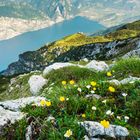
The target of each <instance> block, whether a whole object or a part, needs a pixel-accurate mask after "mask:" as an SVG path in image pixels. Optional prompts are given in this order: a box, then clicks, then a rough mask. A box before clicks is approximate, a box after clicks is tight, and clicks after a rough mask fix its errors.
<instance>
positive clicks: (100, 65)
mask: <svg viewBox="0 0 140 140" xmlns="http://www.w3.org/2000/svg"><path fill="white" fill-rule="evenodd" d="M85 67H86V68H88V69H94V70H96V71H104V70H107V69H108V65H107V64H106V63H105V62H104V61H96V60H92V61H91V62H90V63H88V64H87V65H86V66H85Z"/></svg>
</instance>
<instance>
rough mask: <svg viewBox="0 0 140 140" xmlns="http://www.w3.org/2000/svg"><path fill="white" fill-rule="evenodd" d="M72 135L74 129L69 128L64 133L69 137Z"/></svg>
mask: <svg viewBox="0 0 140 140" xmlns="http://www.w3.org/2000/svg"><path fill="white" fill-rule="evenodd" d="M70 136H72V131H71V130H70V129H69V130H67V131H66V133H65V134H64V137H66V138H69V137H70Z"/></svg>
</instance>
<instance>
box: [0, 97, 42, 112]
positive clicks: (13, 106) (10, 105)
mask: <svg viewBox="0 0 140 140" xmlns="http://www.w3.org/2000/svg"><path fill="white" fill-rule="evenodd" d="M41 100H45V98H44V97H40V96H38V97H26V98H20V99H17V100H8V101H4V102H0V105H1V106H3V107H4V108H5V109H9V110H13V111H19V110H20V108H21V107H25V106H26V105H28V104H31V103H32V102H34V103H36V104H37V103H39V102H40V101H41Z"/></svg>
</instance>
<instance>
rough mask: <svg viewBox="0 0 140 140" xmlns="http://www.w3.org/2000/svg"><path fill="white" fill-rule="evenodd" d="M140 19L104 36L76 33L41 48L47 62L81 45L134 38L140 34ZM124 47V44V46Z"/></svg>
mask: <svg viewBox="0 0 140 140" xmlns="http://www.w3.org/2000/svg"><path fill="white" fill-rule="evenodd" d="M139 27H140V21H137V22H134V23H130V24H126V25H125V26H122V27H121V28H119V29H117V30H116V31H113V32H111V33H108V34H106V35H104V36H86V35H84V34H82V33H76V34H73V35H69V36H67V37H64V38H63V39H61V40H58V41H55V42H53V43H50V44H48V45H46V46H44V47H42V48H41V49H40V51H41V53H42V54H43V57H44V59H45V61H46V62H47V63H50V62H53V60H54V59H55V58H56V57H57V56H59V55H60V54H63V53H65V52H67V51H69V50H71V49H74V48H76V47H80V46H83V45H88V44H94V43H105V42H111V41H114V40H124V39H128V38H134V37H137V36H139V35H140V29H139ZM122 47H123V46H122Z"/></svg>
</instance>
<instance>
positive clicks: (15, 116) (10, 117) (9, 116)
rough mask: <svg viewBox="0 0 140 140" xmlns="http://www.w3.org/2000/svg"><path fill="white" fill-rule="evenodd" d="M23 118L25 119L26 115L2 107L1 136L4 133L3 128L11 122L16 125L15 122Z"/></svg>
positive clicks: (0, 111) (0, 110)
mask: <svg viewBox="0 0 140 140" xmlns="http://www.w3.org/2000/svg"><path fill="white" fill-rule="evenodd" d="M23 117H25V114H24V113H21V112H14V111H10V110H6V109H4V108H3V107H1V106H0V134H1V132H2V129H3V127H4V126H5V125H6V124H7V123H8V122H9V121H10V123H15V121H17V120H20V119H22V118H23Z"/></svg>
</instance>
